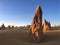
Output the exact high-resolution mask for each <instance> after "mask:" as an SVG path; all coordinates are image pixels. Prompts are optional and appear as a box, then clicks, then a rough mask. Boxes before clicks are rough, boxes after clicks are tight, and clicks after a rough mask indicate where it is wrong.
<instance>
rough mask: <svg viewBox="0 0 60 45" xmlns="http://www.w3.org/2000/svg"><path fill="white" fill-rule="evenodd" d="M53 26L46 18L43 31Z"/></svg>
mask: <svg viewBox="0 0 60 45" xmlns="http://www.w3.org/2000/svg"><path fill="white" fill-rule="evenodd" d="M50 27H51V25H50V22H48V21H46V20H44V24H43V31H46V30H49V29H50Z"/></svg>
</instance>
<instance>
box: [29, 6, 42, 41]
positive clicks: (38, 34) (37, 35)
mask: <svg viewBox="0 0 60 45" xmlns="http://www.w3.org/2000/svg"><path fill="white" fill-rule="evenodd" d="M30 31H31V33H30V34H31V38H32V39H33V40H34V41H35V40H36V41H42V38H43V32H42V10H41V7H40V5H38V6H37V8H36V12H35V14H34V17H33V20H32V23H31V27H30Z"/></svg>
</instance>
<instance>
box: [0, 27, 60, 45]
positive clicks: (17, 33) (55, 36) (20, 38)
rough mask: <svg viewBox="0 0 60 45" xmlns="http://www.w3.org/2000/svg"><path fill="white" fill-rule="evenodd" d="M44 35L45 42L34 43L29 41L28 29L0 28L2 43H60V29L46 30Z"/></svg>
mask: <svg viewBox="0 0 60 45" xmlns="http://www.w3.org/2000/svg"><path fill="white" fill-rule="evenodd" d="M44 35H45V38H44V40H45V41H44V42H41V43H33V42H31V41H29V33H28V31H27V29H23V28H21V29H20V28H15V29H6V30H0V45H60V30H58V31H57V30H53V31H52V30H51V31H46V32H44Z"/></svg>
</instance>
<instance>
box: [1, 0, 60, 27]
mask: <svg viewBox="0 0 60 45" xmlns="http://www.w3.org/2000/svg"><path fill="white" fill-rule="evenodd" d="M38 4H40V6H41V8H42V12H43V21H44V19H46V20H47V21H50V22H51V24H52V25H54V24H60V0H0V25H1V24H2V23H4V24H5V25H8V24H10V25H12V24H13V25H18V26H19V25H27V24H30V23H31V21H32V18H33V15H34V13H35V10H36V7H37V5H38Z"/></svg>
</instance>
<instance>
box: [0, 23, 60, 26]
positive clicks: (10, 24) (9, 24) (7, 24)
mask: <svg viewBox="0 0 60 45" xmlns="http://www.w3.org/2000/svg"><path fill="white" fill-rule="evenodd" d="M2 24H4V25H5V27H8V26H14V27H16V26H17V27H20V26H27V25H31V24H13V23H0V26H1V25H2ZM51 26H60V24H51Z"/></svg>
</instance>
